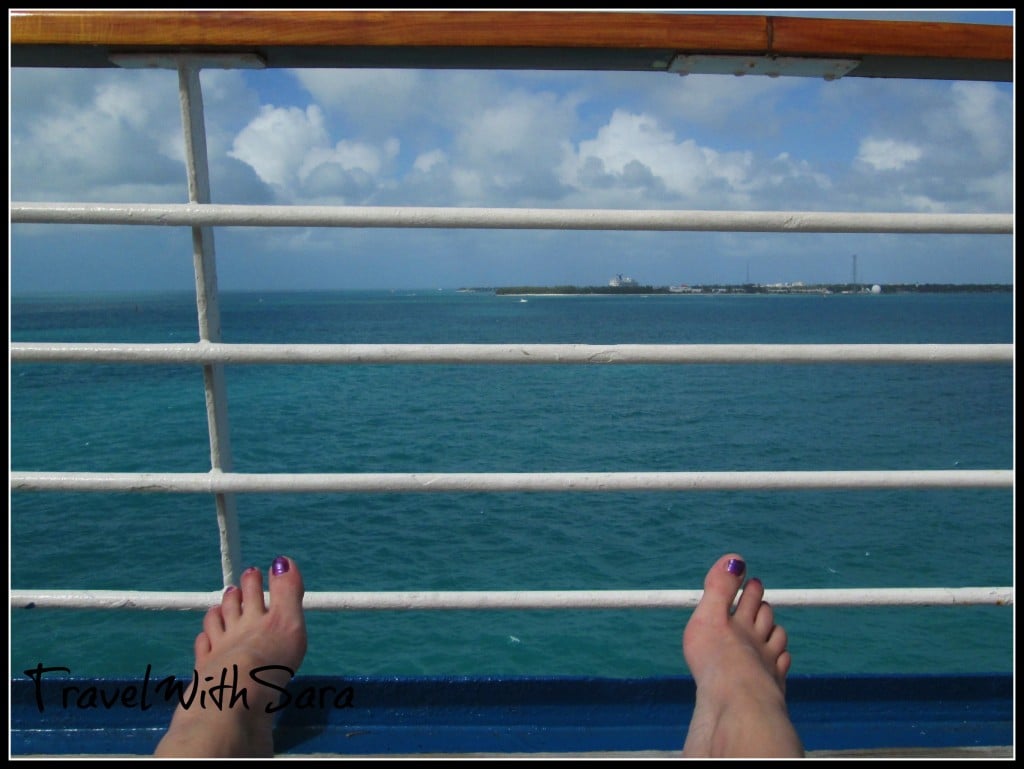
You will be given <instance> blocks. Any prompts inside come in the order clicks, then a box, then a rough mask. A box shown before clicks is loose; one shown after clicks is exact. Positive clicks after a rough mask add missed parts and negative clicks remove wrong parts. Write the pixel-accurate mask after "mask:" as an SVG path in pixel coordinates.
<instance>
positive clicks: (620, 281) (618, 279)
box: [608, 273, 636, 288]
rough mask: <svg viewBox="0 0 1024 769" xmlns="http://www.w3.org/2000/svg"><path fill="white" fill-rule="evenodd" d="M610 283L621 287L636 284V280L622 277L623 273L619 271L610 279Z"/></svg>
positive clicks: (614, 286) (613, 286) (612, 285)
mask: <svg viewBox="0 0 1024 769" xmlns="http://www.w3.org/2000/svg"><path fill="white" fill-rule="evenodd" d="M608 285H609V286H611V287H612V288H619V287H621V286H635V285H636V281H635V280H633V279H632V278H624V277H622V273H619V274H618V275H616V276H615V277H614V278H612V279H611V280H609V281H608Z"/></svg>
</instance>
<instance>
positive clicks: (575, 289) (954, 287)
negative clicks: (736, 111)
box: [458, 283, 1013, 296]
mask: <svg viewBox="0 0 1024 769" xmlns="http://www.w3.org/2000/svg"><path fill="white" fill-rule="evenodd" d="M458 290H459V291H461V292H465V293H493V294H495V295H497V296H650V295H665V296H708V295H715V296H722V295H728V294H742V295H753V294H784V295H794V294H807V295H812V296H815V295H817V296H830V295H832V294H837V295H851V294H858V295H859V294H866V295H878V294H952V293H957V294H980V293H985V294H991V293H1013V285H1012V284H1006V283H964V284H960V283H894V284H889V285H880V284H873V285H863V284H850V283H829V284H811V285H804V284H768V285H761V284H744V285H717V284H716V285H706V286H671V287H669V286H628V287H622V286H500V287H487V288H485V287H480V288H460V289H458Z"/></svg>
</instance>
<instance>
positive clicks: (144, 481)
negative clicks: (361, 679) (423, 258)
mask: <svg viewBox="0 0 1024 769" xmlns="http://www.w3.org/2000/svg"><path fill="white" fill-rule="evenodd" d="M10 479H11V489H12V490H13V491H69V492H79V491H81V492H96V491H99V492H132V493H144V492H148V493H164V494H171V493H173V494H227V493H235V494H245V493H252V494H261V493H268V494H308V493H331V492H337V493H350V492H352V493H355V492H359V493H362V492H374V493H408V492H435V493H437V492H509V493H515V492H546V491H550V492H564V491H601V492H610V491H700V490H704V491H722V490H728V491H734V490H740V489H746V490H802V489H818V490H822V489H823V490H833V489H834V490H838V489H893V488H1008V487H1011V486H1012V485H1013V471H1012V470H756V471H709V472H700V471H697V472H608V473H586V472H568V473H559V472H552V473H301V474H297V473H221V472H210V473H102V472H53V471H24V470H22V471H12V472H11V473H10Z"/></svg>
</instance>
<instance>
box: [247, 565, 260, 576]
mask: <svg viewBox="0 0 1024 769" xmlns="http://www.w3.org/2000/svg"><path fill="white" fill-rule="evenodd" d="M251 571H259V569H257V568H256V567H255V566H250V567H249V568H248V569H246V570H245V572H244V573H245V574H248V573H249V572H251Z"/></svg>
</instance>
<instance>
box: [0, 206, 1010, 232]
mask: <svg viewBox="0 0 1024 769" xmlns="http://www.w3.org/2000/svg"><path fill="white" fill-rule="evenodd" d="M11 221H12V222H15V223H19V224H125V225H128V224H134V225H165V226H182V225H188V226H193V227H199V226H204V227H212V226H220V227H364V228H370V227H394V228H405V227H413V228H444V229H466V228H472V229H531V230H645V231H651V230H654V231H706V232H841V233H854V232H862V233H863V232H870V233H921V234H923V233H939V234H945V235H951V234H966V235H1005V234H1009V233H1011V232H1013V215H1012V214H920V213H913V214H906V213H875V212H867V213H862V212H846V211H838V212H837V211H699V210H698V211H631V210H620V209H589V208H586V209H546V208H435V207H416V206H271V205H266V206H251V205H226V204H220V203H218V204H208V205H186V204H175V203H164V204H155V203H154V204H150V203H144V204H143V203H139V204H120V203H23V202H15V203H12V204H11Z"/></svg>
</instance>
